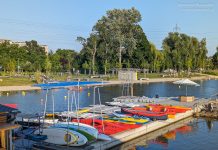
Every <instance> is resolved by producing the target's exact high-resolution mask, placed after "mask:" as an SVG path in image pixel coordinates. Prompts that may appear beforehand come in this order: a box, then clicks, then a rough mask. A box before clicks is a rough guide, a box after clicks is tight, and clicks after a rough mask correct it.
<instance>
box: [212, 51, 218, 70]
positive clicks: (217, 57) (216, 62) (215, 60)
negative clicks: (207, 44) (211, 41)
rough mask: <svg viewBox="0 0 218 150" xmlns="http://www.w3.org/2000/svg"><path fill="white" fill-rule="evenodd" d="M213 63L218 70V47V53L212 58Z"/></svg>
mask: <svg viewBox="0 0 218 150" xmlns="http://www.w3.org/2000/svg"><path fill="white" fill-rule="evenodd" d="M212 62H213V66H214V69H218V47H217V48H216V53H215V54H214V55H213V57H212Z"/></svg>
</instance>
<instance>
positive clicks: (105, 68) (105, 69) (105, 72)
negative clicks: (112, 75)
mask: <svg viewBox="0 0 218 150" xmlns="http://www.w3.org/2000/svg"><path fill="white" fill-rule="evenodd" d="M104 74H105V75H106V74H107V59H106V60H105V66H104Z"/></svg>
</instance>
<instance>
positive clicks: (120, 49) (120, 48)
mask: <svg viewBox="0 0 218 150" xmlns="http://www.w3.org/2000/svg"><path fill="white" fill-rule="evenodd" d="M119 68H120V69H121V68H122V45H121V43H120V47H119Z"/></svg>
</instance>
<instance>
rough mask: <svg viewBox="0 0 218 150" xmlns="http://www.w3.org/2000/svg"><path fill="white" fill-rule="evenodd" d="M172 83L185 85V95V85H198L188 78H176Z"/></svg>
mask: <svg viewBox="0 0 218 150" xmlns="http://www.w3.org/2000/svg"><path fill="white" fill-rule="evenodd" d="M173 84H180V85H186V96H187V85H194V86H200V85H199V84H197V83H195V82H193V81H191V80H189V79H182V80H178V81H175V82H173Z"/></svg>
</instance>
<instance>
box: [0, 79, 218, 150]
mask: <svg viewBox="0 0 218 150" xmlns="http://www.w3.org/2000/svg"><path fill="white" fill-rule="evenodd" d="M196 82H197V83H199V84H200V86H199V87H195V86H188V95H193V96H195V97H199V98H210V97H211V95H213V94H216V93H217V92H218V80H204V81H196ZM93 90H94V88H93V87H92V88H84V89H83V90H82V91H81V92H79V99H80V107H85V106H89V105H90V104H93V96H94V95H93ZM99 91H100V99H101V101H102V103H105V102H107V101H112V98H114V97H117V96H121V95H122V93H123V92H124V91H123V86H122V85H114V86H105V87H101V88H99ZM97 93H98V92H97V90H96V101H97V103H98V94H97ZM75 94H76V96H78V95H77V93H75ZM156 94H158V95H159V96H161V97H168V96H170V97H175V96H180V95H184V94H185V86H178V85H174V84H172V83H170V82H162V83H150V84H135V85H134V95H136V96H148V97H154V96H155V95H156ZM0 95H1V96H0V103H16V104H18V108H19V110H20V111H21V112H23V113H39V112H42V111H43V108H44V102H45V95H46V90H42V91H30V92H1V94H0ZM52 95H53V96H54V100H55V111H63V110H67V95H68V91H67V90H66V89H54V90H52V91H49V92H48V104H47V111H52ZM69 95H70V100H71V98H72V95H73V93H70V94H69ZM183 126H184V128H181V127H179V128H178V129H177V128H175V127H176V126H173V127H170V128H168V129H167V131H164V132H161V131H157V133H152V135H151V134H148V135H146V136H142V137H140V138H137V139H135V140H133V141H130V142H128V143H125V144H123V145H121V146H118V147H116V148H115V149H137V150H142V149H149V150H156V149H157V150H158V149H170V150H174V149H178V150H179V149H182V150H183V149H184V150H186V149H191V150H192V149H193V150H195V149H197V150H198V149H202V150H203V149H204V150H205V149H208V150H217V149H218V142H217V140H218V121H207V120H204V119H200V120H196V119H194V120H193V119H192V120H188V122H183ZM168 131H170V132H169V133H168ZM138 141H139V142H138ZM132 143H134V144H132ZM126 145H127V147H125V146H126ZM123 147H124V148H123Z"/></svg>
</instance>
